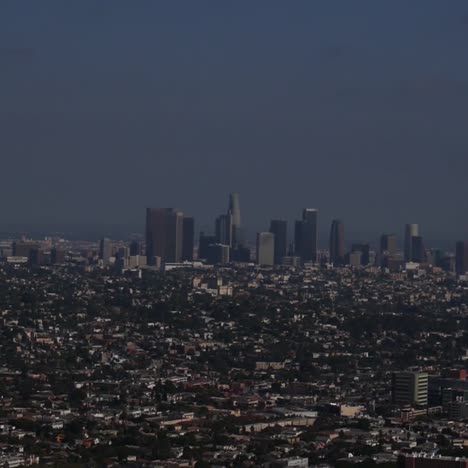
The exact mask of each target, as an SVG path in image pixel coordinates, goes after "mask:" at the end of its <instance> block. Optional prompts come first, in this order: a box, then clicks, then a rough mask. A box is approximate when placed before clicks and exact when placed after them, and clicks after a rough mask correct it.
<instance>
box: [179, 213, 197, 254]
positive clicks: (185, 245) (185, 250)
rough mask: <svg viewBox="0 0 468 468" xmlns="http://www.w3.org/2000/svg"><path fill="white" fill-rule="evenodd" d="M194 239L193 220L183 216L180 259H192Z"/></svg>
mask: <svg viewBox="0 0 468 468" xmlns="http://www.w3.org/2000/svg"><path fill="white" fill-rule="evenodd" d="M194 241H195V220H194V219H193V218H190V217H187V216H184V221H183V234H182V261H188V262H191V261H192V260H193V249H194Z"/></svg>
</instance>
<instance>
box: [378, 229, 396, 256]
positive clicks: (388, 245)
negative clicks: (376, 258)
mask: <svg viewBox="0 0 468 468" xmlns="http://www.w3.org/2000/svg"><path fill="white" fill-rule="evenodd" d="M396 253H397V238H396V235H395V234H382V235H381V236H380V254H382V255H383V254H388V255H395V254H396Z"/></svg>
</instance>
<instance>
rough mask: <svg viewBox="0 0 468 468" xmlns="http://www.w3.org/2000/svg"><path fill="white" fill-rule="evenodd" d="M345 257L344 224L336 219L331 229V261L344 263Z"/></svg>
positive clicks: (338, 263) (339, 263) (336, 263)
mask: <svg viewBox="0 0 468 468" xmlns="http://www.w3.org/2000/svg"><path fill="white" fill-rule="evenodd" d="M344 258H345V239H344V224H343V223H342V222H341V221H340V220H338V219H334V220H333V221H332V225H331V230H330V263H332V264H333V265H335V266H337V265H343V264H344Z"/></svg>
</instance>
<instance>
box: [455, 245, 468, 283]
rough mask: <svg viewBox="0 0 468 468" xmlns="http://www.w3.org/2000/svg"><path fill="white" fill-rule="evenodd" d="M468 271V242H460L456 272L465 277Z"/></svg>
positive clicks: (457, 250)
mask: <svg viewBox="0 0 468 468" xmlns="http://www.w3.org/2000/svg"><path fill="white" fill-rule="evenodd" d="M467 271H468V242H464V241H458V242H457V244H456V249H455V272H456V273H457V275H464V274H465V273H466V272H467Z"/></svg>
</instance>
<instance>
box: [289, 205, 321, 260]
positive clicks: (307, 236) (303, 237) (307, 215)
mask: <svg viewBox="0 0 468 468" xmlns="http://www.w3.org/2000/svg"><path fill="white" fill-rule="evenodd" d="M317 240H318V210H316V209H315V208H304V209H303V210H302V220H301V221H296V223H295V226H294V245H295V254H296V256H298V257H301V259H302V262H316V261H317Z"/></svg>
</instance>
